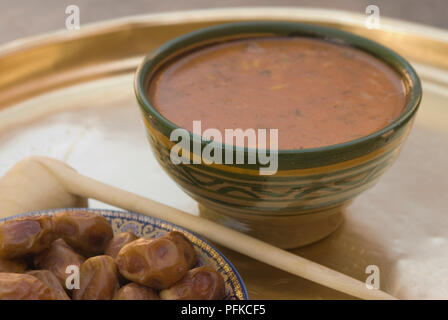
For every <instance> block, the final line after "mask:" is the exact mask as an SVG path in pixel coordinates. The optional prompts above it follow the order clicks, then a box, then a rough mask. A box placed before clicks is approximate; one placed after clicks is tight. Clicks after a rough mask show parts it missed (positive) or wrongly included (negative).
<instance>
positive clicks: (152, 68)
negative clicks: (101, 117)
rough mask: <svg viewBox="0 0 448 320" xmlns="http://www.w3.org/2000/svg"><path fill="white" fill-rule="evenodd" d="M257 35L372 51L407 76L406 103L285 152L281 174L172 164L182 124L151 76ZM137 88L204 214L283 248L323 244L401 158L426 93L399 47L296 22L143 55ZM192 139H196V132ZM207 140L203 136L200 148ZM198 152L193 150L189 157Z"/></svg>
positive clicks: (161, 150)
mask: <svg viewBox="0 0 448 320" xmlns="http://www.w3.org/2000/svg"><path fill="white" fill-rule="evenodd" d="M250 36H283V37H285V36H286V37H293V36H302V37H312V38H318V39H323V40H326V41H335V42H337V43H344V44H347V45H349V46H352V47H354V48H357V49H359V50H362V51H365V52H367V53H369V54H371V55H373V56H375V57H377V58H379V59H380V60H382V61H383V62H385V63H386V64H388V65H389V66H390V67H391V68H393V69H394V70H396V72H397V73H398V74H399V75H400V76H401V78H402V81H403V83H404V85H405V87H406V107H405V109H404V111H403V112H402V114H401V115H400V116H399V117H398V118H397V119H396V120H395V121H393V122H392V123H390V124H389V125H388V126H386V127H385V128H383V129H381V130H378V131H376V132H374V133H372V134H370V135H368V136H365V137H362V138H359V139H356V140H352V141H349V142H346V143H341V144H337V145H331V146H326V147H321V148H313V149H302V150H279V151H278V171H277V172H276V173H275V174H274V175H260V174H259V169H260V167H263V165H260V164H233V165H229V164H205V163H201V164H178V165H175V164H173V163H172V162H171V160H170V150H171V147H172V146H173V145H174V144H175V143H177V142H174V141H170V138H169V137H170V134H171V132H172V131H173V130H175V129H177V128H178V126H176V125H175V124H174V123H172V122H170V121H169V119H166V118H164V117H163V116H162V115H161V114H160V113H159V112H158V111H157V110H156V109H155V107H154V106H153V105H152V104H151V101H150V100H149V98H148V96H147V89H148V86H149V85H150V82H151V79H152V76H153V75H154V73H155V72H156V71H157V70H158V69H159V68H160V67H161V66H162V65H163V64H164V63H166V62H167V61H169V60H170V59H172V58H173V57H176V56H177V55H179V54H181V53H185V52H188V51H189V50H194V49H195V48H197V47H199V46H203V45H209V44H213V43H215V42H218V41H226V40H227V39H238V38H247V37H250ZM135 92H136V96H137V99H138V102H139V104H140V107H141V110H142V113H143V119H144V123H145V126H146V129H147V134H148V137H149V141H150V144H151V146H152V149H153V151H154V153H155V155H156V158H157V159H158V161H159V163H160V164H161V165H162V167H163V168H164V169H165V171H166V172H167V173H168V174H169V175H170V176H171V177H172V178H173V179H174V180H175V181H176V182H177V183H178V184H179V186H180V187H181V188H182V189H183V190H184V191H185V192H187V193H188V194H189V195H190V196H192V197H193V198H194V199H196V200H197V201H198V202H199V204H200V209H201V214H202V215H203V216H205V217H207V218H209V219H212V220H215V221H218V222H220V223H222V224H224V225H227V226H230V227H233V228H235V229H238V230H240V231H243V232H246V233H248V234H251V235H253V236H255V237H257V238H260V239H262V240H265V241H268V242H271V243H273V244H275V245H277V246H280V247H282V248H294V247H298V246H302V245H306V244H309V243H312V242H314V241H317V240H319V239H321V238H323V237H325V236H327V235H328V234H330V233H331V232H333V231H334V230H335V229H336V228H337V227H338V226H339V225H340V224H341V222H342V220H343V214H342V213H343V209H344V208H345V207H346V206H347V205H348V204H349V203H350V202H351V201H352V200H353V199H354V198H355V197H356V196H357V195H358V194H360V193H361V192H363V191H364V190H366V189H368V188H370V187H371V186H373V185H374V184H375V183H376V182H377V181H378V179H379V177H380V176H381V174H382V173H383V172H384V171H385V170H386V169H387V168H388V167H389V166H390V165H391V164H392V163H393V161H394V160H395V159H396V157H397V156H398V154H399V151H400V148H401V146H402V144H403V142H404V140H405V138H406V137H407V135H408V133H409V130H410V129H411V126H412V122H413V119H414V117H415V114H416V111H417V109H418V107H419V104H420V100H421V96H422V90H421V85H420V80H419V78H418V76H417V74H416V72H415V71H414V69H413V68H412V67H411V65H410V64H409V63H408V62H407V61H406V60H404V59H403V58H402V57H401V56H399V55H398V54H396V53H395V52H393V51H391V50H389V49H388V48H386V47H384V46H382V45H380V44H378V43H376V42H374V41H371V40H368V39H366V38H363V37H359V36H356V35H354V34H351V33H347V32H343V31H340V30H337V29H333V28H328V27H323V26H317V25H311V24H302V23H293V22H246V23H232V24H226V25H219V26H215V27H210V28H206V29H202V30H199V31H195V32H192V33H189V34H186V35H183V36H181V37H178V38H176V39H174V40H171V41H169V42H167V43H166V44H165V45H163V46H161V47H159V48H158V49H157V50H155V51H153V52H152V53H150V54H149V55H148V56H147V57H146V58H145V59H144V61H143V62H142V64H141V65H140V67H139V68H138V70H137V74H136V77H135ZM190 138H191V139H190V140H191V141H194V140H195V136H194V135H193V134H192V133H191V132H190ZM196 139H197V137H196ZM206 144H207V141H203V142H202V145H201V147H202V148H204V146H205V145H206ZM220 148H221V149H222V151H223V152H222V154H223V155H224V154H225V150H228V149H231V150H232V151H234V152H236V151H238V150H239V151H243V152H244V155H245V159H248V158H249V155H250V154H252V153H256V152H257V150H256V149H248V148H240V147H236V146H229V145H225V144H220ZM190 150H193V148H192V147H191V148H190ZM198 156H199V157H200V155H198V154H191V155H190V158H193V157H198ZM223 163H224V161H223ZM246 163H247V161H246Z"/></svg>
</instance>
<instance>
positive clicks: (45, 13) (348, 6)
mask: <svg viewBox="0 0 448 320" xmlns="http://www.w3.org/2000/svg"><path fill="white" fill-rule="evenodd" d="M68 5H77V6H79V8H80V18H81V28H82V25H83V24H86V23H91V22H96V21H101V20H107V19H113V18H118V17H123V16H128V15H138V14H148V13H156V12H166V11H179V10H192V9H206V8H220V7H235V6H244V7H256V6H292V7H316V8H327V9H330V8H332V9H339V10H349V11H355V12H359V13H364V12H365V8H366V7H367V6H368V5H377V6H378V7H379V8H380V13H381V16H384V17H393V18H398V19H402V20H408V21H412V22H417V23H423V24H427V25H432V26H435V27H439V28H445V29H448V18H447V17H448V1H447V0H425V1H422V0H393V1H392V0H376V1H374V0H220V1H218V0H126V1H124V0H0V44H2V43H5V42H8V41H11V40H15V39H18V38H22V37H27V36H31V35H35V34H39V33H43V32H48V31H52V30H57V29H63V28H64V27H65V19H66V14H65V8H66V7H67V6H68Z"/></svg>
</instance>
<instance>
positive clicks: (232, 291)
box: [0, 208, 249, 300]
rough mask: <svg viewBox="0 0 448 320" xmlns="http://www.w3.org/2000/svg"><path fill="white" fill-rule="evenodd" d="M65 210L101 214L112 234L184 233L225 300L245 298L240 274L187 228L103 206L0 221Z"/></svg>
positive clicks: (144, 235) (146, 236)
mask: <svg viewBox="0 0 448 320" xmlns="http://www.w3.org/2000/svg"><path fill="white" fill-rule="evenodd" d="M67 210H83V211H88V212H93V213H96V214H100V215H102V216H104V217H105V218H106V219H107V220H109V221H110V223H111V225H112V229H113V230H114V233H115V234H116V233H119V232H124V231H132V232H133V233H135V234H136V235H137V236H139V237H145V238H156V237H158V236H160V235H162V234H163V233H165V232H167V231H173V230H177V231H180V232H182V233H184V234H185V236H186V237H187V238H188V239H189V240H190V241H191V242H192V243H193V245H194V247H195V249H196V252H197V253H198V257H199V263H198V264H199V265H209V266H212V267H213V268H215V270H218V271H219V272H220V273H221V274H222V276H223V277H224V281H225V283H226V298H225V299H226V300H248V299H249V298H248V294H247V290H246V287H245V285H244V283H243V280H242V279H241V276H240V275H239V274H238V272H237V271H236V269H235V267H234V266H233V265H232V264H231V263H230V261H229V260H227V258H226V257H225V256H224V255H223V254H222V253H221V252H219V251H218V250H217V249H216V248H215V247H214V246H213V245H211V244H210V243H209V242H207V241H206V240H204V239H202V238H201V237H199V236H198V235H196V234H194V233H193V232H191V231H188V230H186V229H184V228H182V227H179V226H177V225H175V224H172V223H169V222H166V221H163V220H160V219H157V218H153V217H149V216H145V215H142V214H138V213H134V212H127V211H114V210H103V209H89V208H84V209H78V208H77V209H53V210H44V211H36V212H30V213H24V214H20V215H15V216H11V217H7V218H4V219H0V222H2V221H5V220H11V219H15V218H18V217H22V216H26V215H53V214H55V213H57V212H60V211H67Z"/></svg>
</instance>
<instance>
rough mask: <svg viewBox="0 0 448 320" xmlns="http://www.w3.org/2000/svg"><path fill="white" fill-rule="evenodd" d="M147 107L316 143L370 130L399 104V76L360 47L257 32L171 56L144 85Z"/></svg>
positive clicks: (285, 142) (175, 117) (177, 118)
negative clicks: (261, 129)
mask: <svg viewBox="0 0 448 320" xmlns="http://www.w3.org/2000/svg"><path fill="white" fill-rule="evenodd" d="M148 95H149V99H150V101H151V103H152V104H153V105H154V107H155V108H156V109H157V110H158V111H159V112H160V113H161V114H162V115H163V116H164V117H166V118H167V119H169V120H170V121H172V122H173V123H175V124H176V125H178V126H180V127H182V128H186V129H189V130H192V124H193V121H194V120H201V121H202V130H205V129H207V128H216V129H219V130H221V132H222V134H223V136H224V129H237V128H242V129H248V128H253V129H259V128H266V129H278V130H279V131H278V137H279V138H278V139H279V140H278V143H279V149H301V148H315V147H322V146H328V145H334V144H338V143H342V142H346V141H350V140H354V139H357V138H360V137H363V136H366V135H369V134H371V133H373V132H375V131H377V130H379V129H381V128H383V127H385V126H387V125H388V124H389V123H390V122H391V121H393V120H394V119H396V118H397V117H398V116H399V114H400V113H401V112H402V111H403V109H404V106H405V88H404V85H403V82H402V80H401V79H400V77H399V75H398V74H397V73H396V72H395V71H394V70H393V69H392V68H391V67H389V66H388V65H386V64H385V63H384V62H382V61H380V60H379V59H377V58H375V57H374V56H372V55H370V54H368V53H365V52H362V51H360V50H357V49H354V48H351V47H348V46H345V45H340V44H335V43H331V42H328V41H323V40H316V39H310V38H302V37H294V38H282V37H272V38H268V37H260V38H250V39H244V40H235V41H229V42H225V43H220V44H215V45H212V46H208V47H205V48H202V49H198V50H196V51H192V52H190V53H188V54H185V55H182V56H179V57H177V58H174V59H172V60H171V61H169V62H168V63H166V64H165V65H164V66H162V67H161V68H160V70H158V71H157V73H156V74H155V75H154V77H153V79H152V81H151V85H150V87H149V89H148Z"/></svg>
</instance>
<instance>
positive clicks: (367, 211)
mask: <svg viewBox="0 0 448 320" xmlns="http://www.w3.org/2000/svg"><path fill="white" fill-rule="evenodd" d="M261 19H264V20H289V21H307V22H311V23H319V24H325V25H331V26H333V27H337V28H341V29H345V30H349V31H352V32H354V33H357V34H361V35H364V36H366V37H369V38H373V39H375V40H377V41H379V42H381V43H383V44H385V45H387V46H389V47H391V48H393V49H394V50H396V51H398V52H399V53H401V54H402V55H404V56H405V57H406V58H407V59H409V60H411V62H412V63H413V65H414V66H415V67H416V69H417V71H418V72H419V74H420V76H421V77H422V79H423V88H424V98H423V104H422V107H421V109H420V111H419V114H418V116H417V119H416V121H415V125H414V129H413V130H412V133H411V135H410V137H409V139H408V141H407V143H406V144H405V146H404V148H403V151H402V153H401V155H400V157H399V159H398V161H397V162H396V163H395V164H394V166H393V168H391V169H390V170H388V171H387V173H386V174H385V175H384V176H383V177H382V179H381V180H380V182H379V183H378V184H377V185H376V186H375V187H374V188H373V189H371V190H370V191H368V192H366V193H364V194H363V195H362V196H360V197H359V198H357V199H356V200H355V202H354V204H353V205H352V206H350V207H349V210H348V212H347V213H346V220H345V223H344V225H343V226H342V227H341V228H340V229H339V230H337V231H336V232H335V233H334V234H333V235H331V236H330V237H328V238H326V239H324V240H322V241H320V242H318V243H316V244H313V245H310V246H307V247H305V248H301V249H298V250H295V252H297V254H300V255H302V256H304V257H307V258H309V259H311V260H314V261H316V262H319V263H321V264H324V265H326V266H328V267H330V268H333V269H336V270H338V271H341V272H343V273H346V274H348V275H350V276H353V277H355V278H358V279H360V280H363V281H364V280H365V279H366V278H367V277H368V274H366V267H367V266H369V265H376V266H378V267H379V269H380V279H381V289H383V290H384V291H387V292H389V293H391V294H393V295H395V296H397V297H398V298H402V299H425V298H439V299H444V298H445V299H446V298H448V216H447V215H446V214H447V211H448V171H447V170H446V166H447V159H448V106H447V103H448V32H447V31H443V30H439V29H434V28H430V27H426V26H421V25H416V24H410V23H405V22H401V21H396V20H391V19H386V18H382V19H381V29H379V30H370V29H367V28H365V26H364V21H365V17H364V16H362V15H357V14H353V13H349V12H342V11H329V10H316V9H299V8H256V9H255V8H251V9H247V8H237V9H220V10H200V11H189V12H178V13H164V14H155V15H146V16H137V17H129V18H123V19H119V20H114V21H110V22H104V23H99V24H95V25H90V26H82V28H81V30H80V31H60V32H57V33H52V34H47V35H44V36H40V37H35V38H31V39H25V40H19V41H15V42H12V43H10V44H7V45H5V46H3V47H0V175H3V174H4V173H5V172H6V171H7V170H8V169H9V168H10V167H11V166H12V165H13V164H14V163H15V162H17V161H18V160H20V159H22V158H23V157H25V156H29V155H36V154H39V155H47V156H52V157H55V158H58V159H61V160H64V161H66V162H68V163H69V164H70V165H71V166H73V167H74V168H76V169H77V170H78V171H80V172H81V173H83V174H86V175H89V176H92V177H94V178H96V179H99V180H101V181H103V182H106V183H110V184H112V185H115V186H119V187H121V188H124V189H127V190H129V191H132V192H135V193H138V194H141V195H144V196H147V197H150V198H152V199H154V200H157V201H160V202H163V203H166V204H168V205H171V206H174V207H177V208H179V209H182V210H185V211H188V212H190V213H192V214H197V213H198V208H197V204H196V203H195V202H194V201H193V200H192V199H190V198H189V197H188V196H187V195H185V194H184V193H183V192H182V191H181V190H180V189H179V188H178V187H177V186H176V185H175V184H174V182H172V181H171V180H170V179H169V178H168V176H167V175H166V174H165V173H164V172H163V171H162V170H161V168H160V167H159V165H158V164H157V163H156V160H155V158H154V157H153V155H152V153H151V151H150V148H149V145H148V143H147V141H146V137H145V135H144V130H143V125H142V124H141V121H140V114H139V110H138V107H137V103H136V101H135V98H134V93H133V87H132V84H133V72H134V70H135V68H136V66H137V64H138V63H139V62H140V60H141V58H142V56H143V55H144V54H146V53H147V52H149V51H151V50H152V49H154V48H156V47H157V46H159V45H160V44H162V43H164V42H165V41H167V40H169V39H171V38H173V37H175V36H178V35H180V34H182V33H185V32H188V31H192V30H194V29H198V28H201V27H205V26H209V25H213V24H219V23H225V22H231V21H241V20H261ZM90 206H91V207H100V208H106V207H108V206H107V205H105V204H102V203H99V202H95V201H91V202H90ZM36 209H39V208H36ZM221 249H222V248H221ZM223 251H224V254H225V255H226V256H228V257H229V259H230V260H231V261H232V263H233V264H234V265H235V266H236V268H237V269H238V271H239V272H240V274H241V275H242V277H243V279H244V280H245V283H246V285H247V287H248V291H249V297H250V298H251V299H346V298H350V297H348V296H346V295H343V294H341V293H338V292H335V291H333V290H331V289H327V288H324V287H321V286H319V285H316V284H314V283H311V282H309V281H306V280H303V279H299V278H297V277H293V276H291V275H289V274H287V273H284V272H281V271H278V270H275V269H273V268H271V267H269V266H266V265H264V264H262V263H259V262H256V261H254V260H251V259H249V258H246V257H244V256H241V255H239V254H236V253H234V252H230V251H229V250H226V249H223Z"/></svg>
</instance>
